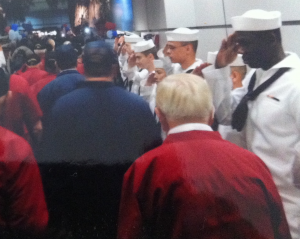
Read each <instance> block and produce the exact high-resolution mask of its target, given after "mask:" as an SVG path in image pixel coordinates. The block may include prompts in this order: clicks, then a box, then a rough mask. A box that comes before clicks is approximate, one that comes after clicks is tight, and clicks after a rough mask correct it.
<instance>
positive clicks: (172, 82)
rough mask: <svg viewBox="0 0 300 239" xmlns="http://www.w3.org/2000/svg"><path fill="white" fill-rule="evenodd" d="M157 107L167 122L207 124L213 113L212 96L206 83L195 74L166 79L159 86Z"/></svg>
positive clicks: (178, 75) (171, 76)
mask: <svg viewBox="0 0 300 239" xmlns="http://www.w3.org/2000/svg"><path fill="white" fill-rule="evenodd" d="M156 105H157V107H158V108H159V109H160V110H161V111H162V112H163V113H164V114H165V116H166V118H167V120H173V121H188V120H199V121H201V122H206V121H207V120H208V119H209V118H210V116H211V114H212V112H213V109H214V107H213V103H212V94H211V92H210V89H209V87H208V85H207V83H206V81H205V80H204V79H203V78H201V77H199V76H196V75H193V74H176V75H170V76H168V77H166V78H165V79H164V80H163V81H162V82H160V83H159V84H158V86H157V93H156Z"/></svg>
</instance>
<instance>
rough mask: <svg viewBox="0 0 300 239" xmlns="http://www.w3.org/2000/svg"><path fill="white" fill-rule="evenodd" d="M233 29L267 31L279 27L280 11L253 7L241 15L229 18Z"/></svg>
mask: <svg viewBox="0 0 300 239" xmlns="http://www.w3.org/2000/svg"><path fill="white" fill-rule="evenodd" d="M231 23H232V27H233V30H234V31H267V30H273V29H277V28H280V27H281V25H282V23H281V13H280V12H278V11H271V12H267V11H264V10H261V9H254V10H250V11H247V12H245V13H244V14H243V15H242V16H236V17H232V18H231Z"/></svg>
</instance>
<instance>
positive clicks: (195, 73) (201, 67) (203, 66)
mask: <svg viewBox="0 0 300 239" xmlns="http://www.w3.org/2000/svg"><path fill="white" fill-rule="evenodd" d="M210 65H211V64H210V63H207V62H205V63H203V64H201V65H200V66H197V67H196V68H195V69H194V70H193V71H192V74H194V75H197V76H201V77H203V73H202V70H203V69H204V68H206V67H208V66H210Z"/></svg>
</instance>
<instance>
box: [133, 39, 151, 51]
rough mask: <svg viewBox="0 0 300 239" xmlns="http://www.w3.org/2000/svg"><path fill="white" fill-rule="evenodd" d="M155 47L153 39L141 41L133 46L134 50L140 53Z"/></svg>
mask: <svg viewBox="0 0 300 239" xmlns="http://www.w3.org/2000/svg"><path fill="white" fill-rule="evenodd" d="M153 47H155V45H154V43H153V41H152V40H148V41H140V42H138V43H136V44H135V45H134V46H133V50H134V52H136V53H138V52H144V51H147V50H149V49H151V48H153Z"/></svg>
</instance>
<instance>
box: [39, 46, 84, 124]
mask: <svg viewBox="0 0 300 239" xmlns="http://www.w3.org/2000/svg"><path fill="white" fill-rule="evenodd" d="M55 54H56V62H57V66H58V68H59V69H60V70H61V72H60V73H59V74H57V77H56V78H55V79H54V80H53V81H51V82H50V83H49V84H47V85H46V86H45V87H43V89H42V90H41V91H40V92H39V93H38V95H37V98H38V101H39V104H40V107H41V109H42V111H43V114H44V118H46V117H47V116H46V115H47V114H48V112H49V111H50V110H51V108H52V106H53V105H54V104H55V101H56V100H57V99H59V98H60V97H61V96H63V95H66V94H68V93H70V92H71V91H73V90H75V89H76V87H77V83H78V82H80V81H84V79H85V77H84V76H83V75H81V74H79V72H78V71H77V70H76V66H77V53H76V51H75V49H74V47H72V46H71V45H62V46H60V47H58V48H57V49H56V53H55Z"/></svg>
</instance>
